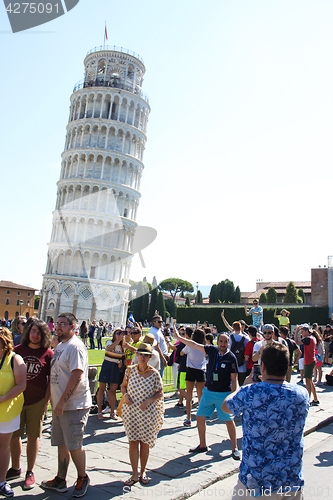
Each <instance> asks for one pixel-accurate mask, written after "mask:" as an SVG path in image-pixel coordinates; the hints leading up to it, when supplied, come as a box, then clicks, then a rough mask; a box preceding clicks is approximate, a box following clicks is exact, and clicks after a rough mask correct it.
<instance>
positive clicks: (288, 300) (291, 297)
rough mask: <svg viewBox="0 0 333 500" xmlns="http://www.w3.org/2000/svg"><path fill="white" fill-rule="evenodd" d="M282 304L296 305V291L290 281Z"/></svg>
mask: <svg viewBox="0 0 333 500" xmlns="http://www.w3.org/2000/svg"><path fill="white" fill-rule="evenodd" d="M282 302H283V303H284V304H297V289H296V287H295V285H294V283H293V282H292V281H290V283H289V284H288V286H287V288H286V293H285V294H284V296H283V300H282Z"/></svg>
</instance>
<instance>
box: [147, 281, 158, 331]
mask: <svg viewBox="0 0 333 500" xmlns="http://www.w3.org/2000/svg"><path fill="white" fill-rule="evenodd" d="M157 286H158V285H157V280H156V276H154V277H153V282H152V291H151V292H150V304H149V311H148V320H149V321H151V320H152V319H153V317H154V315H155V311H156V309H157V306H156V304H157V294H158V289H157Z"/></svg>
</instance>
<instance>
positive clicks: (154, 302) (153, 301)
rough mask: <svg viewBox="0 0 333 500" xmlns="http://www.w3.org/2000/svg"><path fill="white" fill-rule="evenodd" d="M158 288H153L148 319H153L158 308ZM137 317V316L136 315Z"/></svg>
mask: <svg viewBox="0 0 333 500" xmlns="http://www.w3.org/2000/svg"><path fill="white" fill-rule="evenodd" d="M157 294H158V290H157V288H153V290H152V291H151V294H150V304H149V312H148V320H149V321H151V320H152V319H153V316H154V314H155V311H156V309H157ZM134 318H135V316H134Z"/></svg>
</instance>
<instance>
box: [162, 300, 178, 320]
mask: <svg viewBox="0 0 333 500" xmlns="http://www.w3.org/2000/svg"><path fill="white" fill-rule="evenodd" d="M165 308H166V310H167V311H168V313H169V316H170V318H175V317H176V315H177V306H176V303H175V302H174V301H173V300H172V299H166V300H165Z"/></svg>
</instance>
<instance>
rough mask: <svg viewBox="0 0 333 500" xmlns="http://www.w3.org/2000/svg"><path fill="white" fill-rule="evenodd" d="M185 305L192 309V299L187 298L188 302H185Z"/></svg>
mask: <svg viewBox="0 0 333 500" xmlns="http://www.w3.org/2000/svg"><path fill="white" fill-rule="evenodd" d="M185 305H186V306H187V307H191V302H190V298H189V297H186V302H185Z"/></svg>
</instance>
